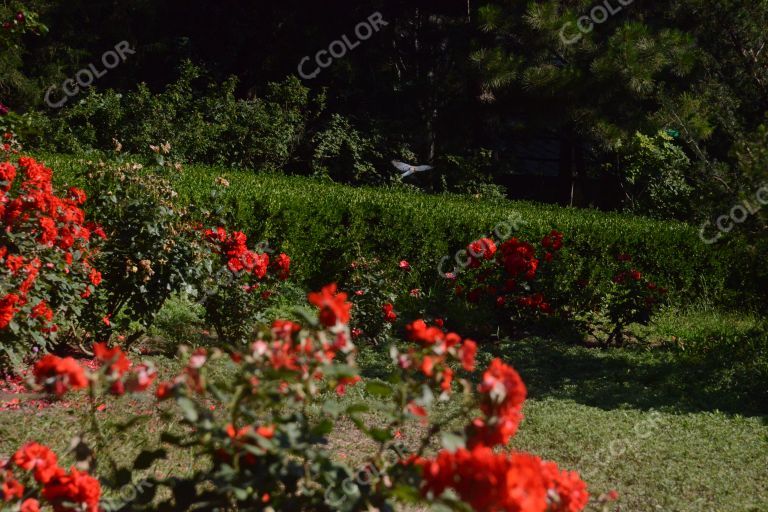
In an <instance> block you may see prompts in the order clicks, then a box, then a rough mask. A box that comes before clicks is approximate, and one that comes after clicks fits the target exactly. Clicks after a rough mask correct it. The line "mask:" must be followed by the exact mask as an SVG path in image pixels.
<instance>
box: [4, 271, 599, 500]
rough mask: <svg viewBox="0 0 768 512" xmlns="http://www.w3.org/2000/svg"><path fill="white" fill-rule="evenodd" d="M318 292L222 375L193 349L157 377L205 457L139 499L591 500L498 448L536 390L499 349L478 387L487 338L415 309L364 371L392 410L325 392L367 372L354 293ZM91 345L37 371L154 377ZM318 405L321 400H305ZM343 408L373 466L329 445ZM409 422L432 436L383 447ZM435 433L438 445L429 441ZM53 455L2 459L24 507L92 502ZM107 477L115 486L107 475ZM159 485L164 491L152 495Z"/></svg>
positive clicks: (550, 467) (237, 355)
mask: <svg viewBox="0 0 768 512" xmlns="http://www.w3.org/2000/svg"><path fill="white" fill-rule="evenodd" d="M309 301H310V303H312V304H313V305H315V306H317V308H318V315H317V317H316V318H315V317H314V316H310V317H307V318H306V321H305V322H303V323H301V324H300V323H296V322H292V321H286V320H279V321H276V322H274V323H273V324H272V326H271V328H270V329H269V330H268V331H266V332H263V333H260V334H259V335H258V336H256V339H255V341H253V342H252V343H251V344H250V345H249V346H248V349H247V350H245V351H244V352H240V351H233V352H231V353H230V359H231V362H232V365H233V368H232V371H231V372H230V374H229V376H228V378H227V380H226V381H225V382H216V383H213V382H212V381H211V380H210V379H209V378H208V366H209V364H210V362H211V361H212V360H214V359H218V358H221V357H222V355H223V354H222V353H220V352H217V351H214V352H210V353H209V352H207V351H206V350H204V349H198V350H195V351H194V352H192V353H191V354H188V358H187V360H186V365H185V367H184V369H183V370H182V371H181V372H180V373H179V374H178V375H177V376H176V377H174V378H172V379H171V380H168V381H165V382H161V383H160V384H159V385H158V386H157V387H156V389H155V396H156V398H157V400H158V401H159V402H161V403H164V402H175V404H176V406H177V407H178V410H179V411H180V413H181V416H182V418H183V424H184V425H185V426H186V428H185V432H184V433H183V434H182V435H181V436H179V437H177V436H175V435H168V434H166V435H164V436H163V437H162V440H163V441H164V442H166V443H168V444H171V445H174V446H175V447H176V449H185V450H191V451H193V452H194V454H195V456H196V457H197V458H198V459H200V460H201V461H204V462H205V463H203V464H201V465H200V466H199V468H198V469H196V470H195V471H194V472H192V473H191V474H185V475H174V476H173V477H170V478H167V479H158V478H154V477H149V478H147V479H144V480H143V481H149V483H150V484H151V485H150V488H151V489H152V496H154V497H155V499H154V501H152V502H151V503H150V504H147V505H144V508H145V509H148V510H169V509H173V510H187V509H191V508H205V509H208V510H214V509H219V510H222V509H233V508H234V509H239V510H314V511H325V510H372V509H379V510H392V509H394V507H395V505H396V504H397V503H399V504H402V503H411V504H419V503H428V504H441V505H442V506H443V507H444V508H448V509H451V510H466V509H467V507H471V508H472V509H473V510H477V511H481V512H483V511H488V512H490V511H497V510H520V511H526V512H578V511H580V510H582V509H583V508H584V507H585V506H586V504H587V502H588V500H589V494H588V493H587V489H586V484H585V483H584V482H583V481H582V480H581V479H580V478H579V476H578V475H577V474H576V473H573V472H569V471H564V470H561V469H560V468H559V467H558V466H557V465H556V464H555V463H553V462H547V461H543V460H541V459H540V458H538V457H536V456H534V455H530V454H526V453H517V452H506V451H504V450H503V448H504V445H505V444H506V443H507V442H508V441H509V439H510V438H511V437H512V436H513V435H514V434H515V433H516V431H517V428H518V426H519V424H520V421H521V419H522V407H523V403H524V400H525V397H526V389H525V385H524V384H523V382H522V380H521V378H520V376H519V375H518V374H517V372H516V371H515V370H514V369H513V368H511V367H510V366H508V365H506V364H505V363H504V362H502V361H501V360H498V359H497V360H494V361H493V362H492V363H491V365H490V366H489V367H488V368H487V369H486V370H485V371H484V372H482V374H481V375H479V376H478V377H479V378H478V379H477V380H479V383H478V384H477V385H475V384H473V383H472V382H473V381H472V375H473V373H474V372H475V366H476V364H475V354H476V351H477V344H476V343H475V342H474V341H472V340H469V339H463V338H462V337H461V336H459V335H457V334H455V333H450V332H445V331H444V330H443V329H441V328H440V327H438V326H435V325H429V324H427V323H426V322H424V321H423V320H417V321H415V322H412V323H411V324H409V325H408V326H407V328H406V331H407V333H408V342H407V344H400V345H398V346H397V347H393V348H392V350H391V354H392V360H393V363H394V365H393V368H392V375H391V377H390V379H388V381H387V383H384V382H381V381H371V382H367V383H366V384H365V390H366V391H367V393H368V394H369V395H370V396H372V397H375V398H377V399H378V400H377V407H376V409H377V411H378V413H379V414H384V415H385V416H386V418H385V420H384V421H381V420H380V419H379V420H378V421H377V422H376V424H375V425H374V426H371V425H369V421H367V417H366V413H367V412H368V411H369V410H370V408H369V406H368V405H366V404H363V403H352V404H351V405H346V406H345V405H341V403H340V402H337V401H335V400H332V399H329V392H331V394H333V393H335V394H338V395H342V394H344V393H345V392H346V390H347V388H348V387H349V386H350V385H355V384H356V383H358V382H359V381H360V377H359V376H358V374H357V370H356V367H355V364H354V360H355V357H354V355H355V347H354V345H353V344H352V342H351V336H350V332H349V325H348V322H349V319H350V311H351V304H350V303H349V302H348V301H347V297H346V295H345V294H342V293H338V292H337V290H336V287H335V285H331V286H327V287H325V288H324V289H323V290H322V291H320V292H317V293H312V294H310V295H309ZM94 353H95V354H96V355H97V359H98V360H99V361H100V364H101V367H100V368H99V369H98V370H97V371H96V372H86V371H85V370H83V369H79V368H77V364H73V362H72V361H70V360H67V359H61V358H57V357H56V356H48V357H46V358H45V359H43V360H41V361H40V362H38V363H37V365H36V367H35V371H34V375H35V378H36V381H37V383H38V385H39V386H41V387H42V388H44V389H46V390H48V391H49V392H53V393H56V394H59V395H61V394H63V393H66V392H68V391H77V390H79V389H81V388H83V387H88V389H89V390H90V393H91V395H92V396H95V395H96V394H97V393H100V392H109V393H113V394H121V393H123V392H134V393H139V392H142V391H144V390H146V389H147V388H148V387H149V386H150V385H151V384H152V380H153V378H154V373H153V372H152V371H151V370H150V369H148V367H147V366H145V365H140V366H133V365H132V363H131V361H130V360H128V358H127V357H126V356H125V354H124V353H122V351H121V350H120V349H119V348H113V349H109V348H107V347H106V346H104V345H97V346H95V347H94ZM358 385H362V384H358ZM210 399H215V400H217V401H219V402H222V403H223V404H224V405H225V407H224V408H223V409H222V410H223V411H225V413H224V414H216V413H215V412H214V411H213V410H212V408H210V407H208V405H207V401H208V400H210ZM448 400H457V401H458V400H460V401H461V404H460V405H459V407H458V411H457V412H456V414H455V415H454V418H455V419H462V420H463V419H464V418H472V419H471V420H470V421H469V422H467V423H466V425H464V426H462V427H460V428H458V429H456V428H454V427H453V424H452V423H450V420H444V421H437V420H436V419H435V414H434V411H435V408H436V405H437V403H438V402H440V401H448ZM93 403H94V404H95V403H96V402H95V401H94V402H93ZM313 409H315V410H318V411H320V410H321V411H322V413H321V414H319V415H317V414H314V415H313V414H310V411H312V410H313ZM169 412H170V411H169ZM341 417H346V418H348V419H350V420H351V421H352V422H353V424H354V425H356V427H357V428H358V429H359V430H360V432H361V433H362V434H364V435H367V436H369V437H370V438H371V439H372V440H373V441H374V442H375V443H377V444H378V446H379V449H378V450H376V451H375V453H374V454H373V455H372V456H371V457H370V458H369V460H368V463H367V468H368V469H369V471H368V474H367V476H366V478H365V479H364V480H363V479H358V481H357V482H356V483H355V480H354V478H355V473H354V471H353V470H352V469H351V468H350V467H347V466H345V465H344V464H342V463H340V462H338V461H336V460H335V459H334V457H333V456H332V454H331V452H330V451H329V450H328V447H327V442H328V440H327V435H328V434H329V433H330V432H332V430H333V428H334V420H335V419H338V418H341ZM414 422H415V423H418V424H421V425H423V427H422V428H421V429H420V430H421V431H422V433H423V436H422V439H421V440H420V441H419V442H418V443H416V444H415V445H414V446H413V447H412V448H413V449H411V450H410V453H399V454H398V457H396V458H395V459H392V458H391V457H387V454H388V453H389V450H390V448H392V449H395V448H397V447H398V446H399V447H400V448H402V446H401V445H398V444H397V442H396V440H397V437H398V433H399V432H400V431H401V429H403V428H404V427H405V426H406V425H408V424H411V423H414ZM436 440H439V442H440V445H441V448H439V449H438V451H437V453H435V454H433V455H429V454H427V453H426V449H427V447H428V446H429V445H430V443H432V442H434V441H436ZM499 448H502V450H499ZM401 452H402V450H401ZM164 456H165V451H164V450H153V451H145V452H143V453H142V454H141V455H140V456H139V458H137V463H136V465H137V466H140V468H137V469H146V468H148V467H149V466H151V464H152V463H153V462H154V461H155V460H157V459H159V458H163V457H164ZM95 457H96V458H97V459H98V457H99V454H98V453H97V454H96V455H95ZM139 460H141V463H139V462H138V461H139ZM57 467H58V466H57V463H56V456H55V454H53V453H52V452H50V450H47V449H46V448H45V447H43V446H41V445H37V444H30V445H26V446H25V447H22V448H21V449H20V450H19V452H18V453H17V454H16V455H14V457H12V459H11V460H9V461H8V462H6V463H5V466H4V468H3V469H4V470H5V471H4V472H3V476H2V477H0V478H3V482H4V485H3V488H2V494H1V497H2V499H4V500H5V501H6V502H8V503H9V504H10V505H11V506H17V505H18V506H19V507H21V506H22V505H24V504H26V505H25V506H27V507H29V508H28V509H29V510H34V508H33V507H35V506H38V504H40V505H42V504H43V503H46V502H47V503H51V504H53V505H54V508H55V510H75V509H78V510H81V509H82V510H97V507H98V504H97V503H98V499H99V494H100V487H99V484H98V482H97V481H95V480H94V479H93V478H91V477H90V476H88V475H86V474H83V473H80V472H79V471H77V470H75V469H72V470H70V472H69V473H66V472H65V471H63V470H61V469H56V468H57ZM131 469H133V468H122V469H121V470H120V472H125V470H128V472H130V471H131ZM102 484H108V485H111V483H110V481H109V479H105V480H103V481H102ZM157 488H167V489H169V491H170V492H168V493H160V494H156V493H155V489H157ZM449 491H450V492H449ZM22 500H24V501H22ZM29 500H37V502H33V501H29ZM142 503H148V502H147V501H146V500H145V501H143V502H142ZM124 506H125V507H127V508H130V507H131V503H130V502H126V503H125V504H124ZM76 507H80V508H76Z"/></svg>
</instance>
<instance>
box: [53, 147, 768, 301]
mask: <svg viewBox="0 0 768 512" xmlns="http://www.w3.org/2000/svg"><path fill="white" fill-rule="evenodd" d="M46 160H47V161H48V163H49V164H51V165H54V166H55V167H56V169H58V170H59V171H60V173H61V176H60V177H59V179H62V180H68V179H69V180H76V176H77V174H78V172H79V171H78V169H79V168H80V167H81V164H78V162H77V161H76V160H74V159H72V158H69V157H56V156H52V157H50V158H47V159H46ZM222 176H223V177H225V178H226V179H227V180H229V182H230V184H231V186H230V187H228V188H226V189H225V190H224V191H222V192H221V193H220V195H218V196H217V198H216V200H215V203H216V204H211V196H210V189H211V187H212V186H213V185H214V182H215V180H216V178H218V177H222ZM84 185H85V186H87V183H85V184H84ZM174 187H175V189H176V190H177V191H178V193H179V200H180V201H182V202H183V203H184V204H186V205H192V206H194V207H196V208H198V209H201V210H203V209H210V208H214V209H219V208H223V207H226V208H227V209H228V210H229V211H231V215H232V219H231V225H233V226H238V227H240V228H242V229H243V230H244V231H245V232H246V233H247V234H248V235H249V236H252V237H255V238H256V239H259V240H261V239H267V240H280V241H281V242H282V244H283V245H282V247H281V248H282V250H284V251H285V252H287V253H288V254H290V255H291V257H292V258H294V259H295V261H296V266H295V272H296V274H297V275H298V276H299V278H300V279H302V280H303V281H304V282H307V283H310V284H312V285H317V283H321V282H324V281H326V280H327V279H328V276H338V275H342V273H343V272H344V270H345V269H346V267H347V265H349V264H350V263H351V262H352V261H353V260H355V259H356V258H358V257H359V256H360V254H364V255H368V256H370V257H378V258H379V259H381V260H382V261H383V262H389V263H390V264H391V266H392V268H396V267H397V263H398V262H399V261H400V260H402V259H406V260H408V261H409V262H411V264H412V265H413V267H414V269H415V271H416V272H418V274H419V276H420V281H421V283H422V285H424V286H427V287H428V286H430V285H431V284H432V283H434V282H435V280H436V279H439V270H438V265H439V264H440V263H441V260H442V259H443V258H444V257H448V258H450V259H453V256H454V254H455V253H456V251H458V250H459V249H463V248H465V247H466V245H467V244H468V243H469V242H471V241H473V240H476V239H477V238H479V237H480V236H483V235H490V234H492V232H493V230H494V228H495V227H496V226H497V225H499V224H500V223H501V224H502V225H503V226H504V227H503V229H501V230H500V232H502V233H503V232H504V231H506V232H508V233H509V235H511V236H518V237H521V238H523V239H529V240H537V239H540V238H541V237H542V236H543V235H545V234H547V233H548V232H549V231H550V230H552V229H557V230H559V231H562V232H564V233H565V234H566V239H565V247H566V248H565V249H564V250H565V251H566V253H567V255H568V258H567V259H568V261H570V262H572V263H571V265H572V266H569V267H568V268H564V269H563V270H562V272H563V273H562V275H560V276H559V278H560V280H561V286H562V287H563V288H562V292H563V293H564V292H566V291H568V290H571V291H573V292H574V293H578V292H579V290H580V288H581V287H580V286H579V285H578V283H577V281H579V280H582V279H586V280H590V281H592V282H595V283H597V282H605V281H608V282H609V281H610V278H611V277H612V274H611V273H610V272H611V270H610V269H611V268H612V267H613V263H612V262H613V261H614V259H615V257H616V256H617V255H618V254H620V253H630V254H632V255H633V257H634V258H635V264H636V265H637V266H638V268H640V269H642V270H643V271H644V272H646V273H647V274H648V276H650V277H652V278H653V279H655V280H656V281H657V282H658V283H660V284H661V285H663V286H666V287H668V288H670V290H671V294H670V295H671V296H672V299H673V300H674V301H678V302H689V301H691V300H695V299H702V300H705V301H722V300H728V301H731V302H732V301H739V304H744V303H745V302H751V303H754V302H756V297H755V296H754V295H753V294H757V293H758V292H760V291H762V290H765V285H764V283H766V276H765V274H764V273H762V274H760V273H759V272H764V271H761V270H760V269H759V268H755V269H753V268H749V267H745V266H743V265H739V264H735V263H736V262H743V261H748V260H749V259H750V258H751V257H752V256H751V253H750V248H749V246H747V245H746V244H744V243H743V242H741V241H740V239H738V238H731V239H729V241H727V243H723V244H721V245H718V246H716V247H713V246H708V245H705V244H704V243H702V241H701V240H700V238H699V233H698V230H696V229H694V228H692V227H690V226H687V225H685V224H682V223H677V222H660V221H654V220H650V219H645V218H642V217H632V216H628V215H623V214H605V213H600V212H595V211H589V210H579V209H568V208H560V207H554V206H546V205H539V204H534V203H526V202H509V201H506V200H495V201H494V200H482V201H481V200H474V199H468V198H465V197H461V196H454V195H440V196H431V195H427V194H423V193H418V192H413V191H409V190H402V189H396V188H392V189H386V190H383V189H376V188H365V187H360V188H353V187H348V186H343V185H338V184H334V183H330V182H327V181H317V180H311V179H306V178H300V177H284V176H279V175H268V174H259V175H254V174H251V173H248V172H237V171H225V170H223V169H217V168H212V167H203V166H190V167H186V168H185V169H184V170H183V171H182V172H180V173H178V175H177V176H176V181H175V183H174ZM514 226H517V228H518V229H514ZM452 268H453V263H449V260H447V259H446V260H445V261H444V262H443V266H442V267H441V269H442V271H443V272H444V273H445V272H449V271H451V270H452Z"/></svg>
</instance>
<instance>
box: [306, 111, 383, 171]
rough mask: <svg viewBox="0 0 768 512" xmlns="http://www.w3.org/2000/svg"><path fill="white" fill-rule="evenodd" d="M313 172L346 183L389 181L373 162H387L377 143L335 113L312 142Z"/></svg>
mask: <svg viewBox="0 0 768 512" xmlns="http://www.w3.org/2000/svg"><path fill="white" fill-rule="evenodd" d="M312 146H313V148H314V153H313V155H312V172H313V174H314V175H315V176H328V177H330V178H332V179H333V180H334V181H340V182H344V183H365V184H369V185H372V184H381V183H383V182H385V177H384V176H382V175H381V174H380V173H379V172H378V171H377V170H376V167H374V165H373V163H372V162H376V161H381V160H383V158H382V155H381V153H380V152H379V151H378V150H377V141H375V140H372V139H370V138H367V137H365V136H364V135H362V134H361V133H360V132H359V131H358V130H356V129H355V128H354V127H353V126H352V124H351V123H350V122H349V120H348V119H346V118H344V117H342V116H340V115H339V114H333V115H332V116H331V120H330V121H329V122H328V124H327V126H325V127H324V128H323V130H322V131H320V132H318V133H317V134H316V135H315V136H314V137H313V139H312Z"/></svg>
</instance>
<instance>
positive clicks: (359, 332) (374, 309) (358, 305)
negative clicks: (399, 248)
mask: <svg viewBox="0 0 768 512" xmlns="http://www.w3.org/2000/svg"><path fill="white" fill-rule="evenodd" d="M413 274H415V272H414V270H413V268H412V267H411V264H410V263H409V262H408V261H406V260H401V261H400V262H399V263H398V264H397V265H396V266H395V265H390V266H389V267H388V266H386V265H383V264H382V263H381V261H379V260H378V259H375V258H373V259H369V258H364V257H360V258H357V259H355V260H354V261H353V262H352V263H351V264H350V265H349V268H348V270H347V272H346V275H345V276H344V279H343V282H344V285H345V287H347V288H348V289H349V290H350V301H351V302H352V303H353V304H354V305H355V308H354V315H353V318H352V321H351V324H350V325H351V328H352V335H353V337H354V338H361V339H366V340H371V341H373V342H374V343H375V344H379V343H383V342H385V341H386V340H387V339H388V337H389V336H390V335H391V334H392V332H393V325H394V324H395V322H396V321H397V319H398V311H399V310H400V309H401V306H408V303H409V302H413V300H412V299H410V300H409V298H410V297H414V298H416V297H418V296H419V295H420V291H419V290H417V289H412V290H411V292H410V293H409V294H408V295H406V294H405V293H404V292H405V291H406V290H408V288H409V285H411V286H413V285H415V283H416V281H417V279H416V276H414V275H413Z"/></svg>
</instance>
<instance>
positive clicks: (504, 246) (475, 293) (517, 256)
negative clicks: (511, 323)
mask: <svg viewBox="0 0 768 512" xmlns="http://www.w3.org/2000/svg"><path fill="white" fill-rule="evenodd" d="M562 247H563V234H562V233H560V232H558V231H555V230H553V231H551V232H550V233H549V234H548V235H546V236H544V238H543V239H542V240H541V249H540V250H539V251H538V252H537V249H536V247H534V246H533V245H532V244H530V243H529V242H526V241H523V240H519V239H518V238H514V237H513V238H509V239H507V240H505V241H504V242H502V243H501V244H500V245H499V246H498V247H497V246H496V244H495V243H494V241H493V240H491V239H490V238H481V239H480V240H475V241H474V242H472V243H470V244H469V245H468V246H467V249H466V252H467V258H468V260H467V263H468V264H467V270H466V271H465V272H464V273H462V274H461V276H460V277H456V276H454V275H450V276H449V278H454V279H455V280H456V284H455V293H456V295H458V296H461V297H464V298H465V299H466V300H467V301H468V302H470V303H475V304H477V303H489V304H492V305H493V307H495V308H497V309H499V310H501V311H505V312H511V313H512V314H513V315H515V316H517V317H531V316H532V315H534V316H537V315H542V314H545V315H546V314H551V313H552V312H553V306H552V304H551V303H550V301H549V299H548V293H547V292H548V291H549V290H550V289H551V288H552V285H553V283H551V282H548V280H547V278H546V277H547V276H546V274H547V266H548V265H549V264H551V263H552V262H553V261H554V260H555V258H556V256H557V254H558V253H559V252H560V250H561V249H562Z"/></svg>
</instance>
